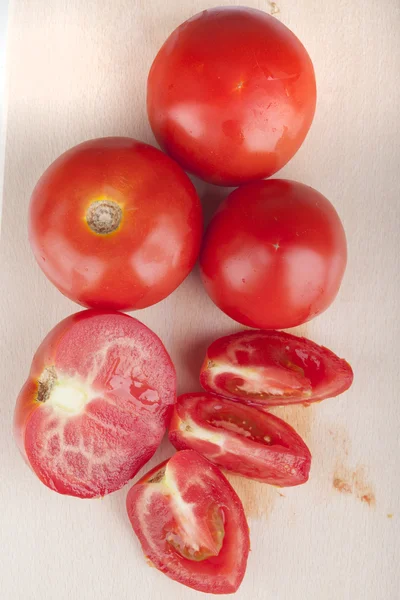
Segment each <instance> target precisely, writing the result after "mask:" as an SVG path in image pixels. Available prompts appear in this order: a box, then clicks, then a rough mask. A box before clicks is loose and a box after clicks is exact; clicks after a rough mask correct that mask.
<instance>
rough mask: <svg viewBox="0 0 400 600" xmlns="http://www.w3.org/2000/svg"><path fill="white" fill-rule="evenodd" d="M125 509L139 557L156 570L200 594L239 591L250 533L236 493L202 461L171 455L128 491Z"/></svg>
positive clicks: (192, 456) (193, 454) (194, 455)
mask: <svg viewBox="0 0 400 600" xmlns="http://www.w3.org/2000/svg"><path fill="white" fill-rule="evenodd" d="M126 506H127V511H128V516H129V519H130V522H131V524H132V527H133V530H134V531H135V533H136V535H137V537H138V538H139V541H140V543H141V545H142V549H143V552H144V554H145V556H146V557H147V558H148V559H149V560H150V561H151V562H152V563H153V564H154V566H155V567H156V568H157V569H159V570H160V571H162V572H163V573H165V574H166V575H168V577H171V579H175V581H179V582H180V583H183V584H184V585H187V586H188V587H191V588H193V589H195V590H199V591H201V592H208V593H212V594H230V593H233V592H235V591H236V590H237V589H238V587H239V585H240V583H241V582H242V579H243V576H244V573H245V570H246V564H247V557H248V553H249V528H248V525H247V522H246V517H245V514H244V511H243V506H242V503H241V501H240V499H239V497H238V496H237V494H236V492H235V491H234V489H233V488H232V487H231V485H230V484H229V483H228V481H227V480H226V478H225V477H224V476H223V475H222V473H221V471H220V470H219V469H218V468H217V467H215V466H214V465H212V464H211V463H210V462H209V461H208V460H206V459H205V458H204V457H203V456H200V454H198V453H197V452H194V451H193V450H184V451H182V452H178V453H176V454H175V455H174V456H173V457H172V458H170V459H169V460H167V461H166V462H164V463H162V464H161V465H159V466H158V467H156V468H155V469H153V470H152V471H150V473H147V475H145V477H143V478H142V479H141V480H140V481H139V482H138V483H136V484H135V485H134V486H133V487H132V488H131V490H130V491H129V493H128V497H127V501H126Z"/></svg>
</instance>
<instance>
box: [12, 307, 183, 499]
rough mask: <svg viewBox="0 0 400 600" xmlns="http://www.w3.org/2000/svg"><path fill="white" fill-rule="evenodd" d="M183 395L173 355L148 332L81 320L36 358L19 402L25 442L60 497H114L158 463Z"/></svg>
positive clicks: (125, 319)
mask: <svg viewBox="0 0 400 600" xmlns="http://www.w3.org/2000/svg"><path fill="white" fill-rule="evenodd" d="M175 390H176V376H175V370H174V367H173V365H172V363H171V360H170V358H169V356H168V354H167V351H166V350H165V348H164V346H163V344H162V343H161V341H160V340H159V338H158V337H157V336H156V335H155V334H154V333H153V332H152V331H151V330H150V329H148V328H147V327H146V326H145V325H143V324H142V323H140V322H139V321H137V320H136V319H133V318H132V317H129V316H128V315H124V314H121V313H117V312H106V311H96V310H88V311H83V312H80V313H76V314H75V315H72V316H70V317H68V318H67V319H64V321H62V322H61V323H59V324H58V325H57V326H56V327H55V328H54V329H53V330H52V331H51V332H50V333H49V334H48V336H47V337H46V338H45V340H44V341H43V342H42V344H41V345H40V347H39V349H38V350H37V352H36V354H35V356H34V359H33V362H32V367H31V371H30V374H29V377H28V380H27V381H26V383H25V385H24V386H23V388H22V390H21V392H20V394H19V397H18V399H17V405H16V410H15V435H16V439H17V442H18V445H19V447H20V450H21V452H22V454H23V456H24V457H25V459H26V461H27V462H28V464H29V465H30V466H31V468H32V469H33V471H34V472H35V473H36V475H37V476H38V477H39V479H40V480H41V481H42V482H43V483H44V484H45V485H47V486H48V487H50V488H51V489H53V490H55V491H57V492H59V493H61V494H68V495H71V496H78V497H81V498H92V497H97V496H104V495H105V494H108V493H110V492H113V491H115V490H117V489H119V488H121V487H122V486H123V485H125V483H126V482H127V481H129V480H130V479H132V477H134V475H135V474H136V473H137V471H138V470H139V469H140V468H141V467H142V466H143V465H144V464H145V463H146V462H147V461H148V460H149V459H150V458H151V456H152V455H153V454H154V452H155V450H156V449H157V447H158V445H159V444H160V441H161V439H162V437H163V434H164V431H165V428H166V425H167V422H168V420H169V418H170V414H171V405H172V404H173V403H174V401H175V394H176V391H175Z"/></svg>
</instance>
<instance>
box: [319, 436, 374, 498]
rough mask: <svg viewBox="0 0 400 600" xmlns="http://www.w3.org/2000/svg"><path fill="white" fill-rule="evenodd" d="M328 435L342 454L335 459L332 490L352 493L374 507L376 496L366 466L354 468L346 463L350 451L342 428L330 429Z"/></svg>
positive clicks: (347, 439) (348, 442)
mask: <svg viewBox="0 0 400 600" xmlns="http://www.w3.org/2000/svg"><path fill="white" fill-rule="evenodd" d="M329 435H330V436H331V438H332V439H333V441H334V443H335V445H336V447H337V449H338V450H340V451H341V454H342V460H339V459H338V460H337V461H336V466H335V469H334V473H333V479H332V485H333V488H334V490H335V491H337V492H340V493H342V494H348V495H352V496H354V497H355V498H357V499H358V500H360V502H363V503H365V504H367V505H368V506H370V507H374V506H375V505H376V498H375V493H374V490H373V486H372V484H371V482H370V481H369V478H368V474H367V469H366V467H364V466H363V465H358V466H357V467H355V468H350V467H349V466H348V465H347V464H346V462H347V461H346V458H347V457H348V456H349V451H350V441H349V438H348V436H347V434H346V432H345V430H344V429H343V428H338V429H336V430H332V429H330V430H329Z"/></svg>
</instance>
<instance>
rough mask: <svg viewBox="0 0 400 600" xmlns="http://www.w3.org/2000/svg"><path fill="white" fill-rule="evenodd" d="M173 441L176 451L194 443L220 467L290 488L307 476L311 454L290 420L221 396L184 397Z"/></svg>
mask: <svg viewBox="0 0 400 600" xmlns="http://www.w3.org/2000/svg"><path fill="white" fill-rule="evenodd" d="M199 434H200V435H199ZM205 437H208V439H204V438H205ZM169 440H170V442H171V444H172V445H173V446H174V447H175V448H176V449H177V450H184V449H188V448H191V449H192V450H196V451H197V452H199V453H200V454H202V455H203V456H205V457H206V458H207V459H208V460H210V461H211V462H212V463H214V464H215V465H217V466H218V467H220V468H221V469H227V470H228V471H232V472H233V473H236V474H237V475H242V476H244V477H248V478H250V479H256V480H257V481H260V482H262V483H268V484H270V485H276V486H280V487H289V486H294V485H301V484H302V483H305V482H306V481H307V480H308V476H309V472H310V466H311V453H310V451H309V449H308V448H307V446H306V444H305V443H304V442H303V440H302V439H301V437H300V436H299V435H298V434H297V433H296V431H295V430H294V429H293V428H292V427H291V426H290V425H288V424H287V423H285V421H282V419H279V418H278V417H276V416H274V415H272V414H271V413H267V412H262V411H260V410H257V409H256V408H254V407H251V406H245V405H243V404H239V403H238V402H233V401H231V400H228V399H227V398H224V397H222V396H216V395H214V394H207V393H201V392H198V393H193V394H183V395H182V396H179V398H178V400H177V403H176V404H175V406H174V413H173V416H172V419H171V423H170V427H169ZM267 440H268V441H267Z"/></svg>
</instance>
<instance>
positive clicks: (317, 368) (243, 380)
mask: <svg viewBox="0 0 400 600" xmlns="http://www.w3.org/2000/svg"><path fill="white" fill-rule="evenodd" d="M352 382H353V371H352V369H351V366H350V365H349V363H348V362H346V361H345V360H343V359H342V358H339V357H338V356H336V354H334V353H333V352H332V351H331V350H328V349H327V348H324V347H323V346H319V345H318V344H316V343H315V342H312V341H311V340H307V339H306V338H304V337H297V336H295V335H291V334H289V333H284V332H283V331H240V332H239V333H234V334H233V335H228V336H225V337H222V338H220V339H218V340H216V341H215V342H213V343H212V344H211V346H210V347H209V348H208V349H207V353H206V357H205V360H204V363H203V366H202V369H201V374H200V383H201V385H202V386H203V388H204V389H205V390H207V391H210V392H213V393H215V394H221V395H222V396H226V397H228V398H233V399H236V400H241V401H243V402H249V403H252V404H257V405H261V406H273V405H282V404H296V403H299V402H303V403H309V402H317V401H320V400H323V399H324V398H332V397H333V396H337V395H338V394H341V393H342V392H345V391H346V390H347V389H348V388H349V387H350V386H351V384H352Z"/></svg>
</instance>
